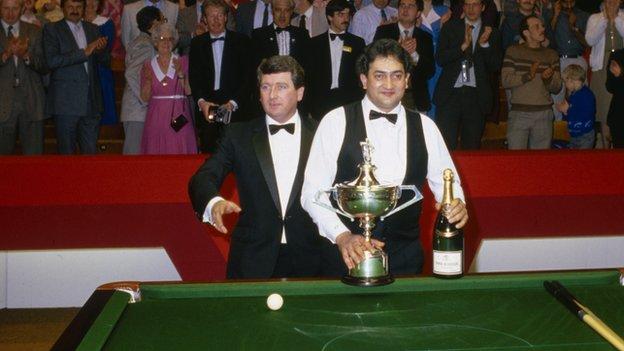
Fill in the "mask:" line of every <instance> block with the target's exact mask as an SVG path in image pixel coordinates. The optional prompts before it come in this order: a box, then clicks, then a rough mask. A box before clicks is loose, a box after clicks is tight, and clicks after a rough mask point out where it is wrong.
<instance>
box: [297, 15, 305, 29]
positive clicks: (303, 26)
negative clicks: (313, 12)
mask: <svg viewBox="0 0 624 351" xmlns="http://www.w3.org/2000/svg"><path fill="white" fill-rule="evenodd" d="M299 28H303V29H306V15H301V17H299Z"/></svg>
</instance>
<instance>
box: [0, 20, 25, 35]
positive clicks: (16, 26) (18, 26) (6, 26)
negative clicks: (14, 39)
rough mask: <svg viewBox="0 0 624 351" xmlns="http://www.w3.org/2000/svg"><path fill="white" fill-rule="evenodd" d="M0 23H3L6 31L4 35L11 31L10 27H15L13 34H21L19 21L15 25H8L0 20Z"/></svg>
mask: <svg viewBox="0 0 624 351" xmlns="http://www.w3.org/2000/svg"><path fill="white" fill-rule="evenodd" d="M0 22H2V28H3V29H4V34H6V33H7V32H8V31H9V26H13V33H19V29H20V25H19V23H20V21H19V20H18V21H17V22H15V24H8V23H6V22H5V21H3V20H0Z"/></svg>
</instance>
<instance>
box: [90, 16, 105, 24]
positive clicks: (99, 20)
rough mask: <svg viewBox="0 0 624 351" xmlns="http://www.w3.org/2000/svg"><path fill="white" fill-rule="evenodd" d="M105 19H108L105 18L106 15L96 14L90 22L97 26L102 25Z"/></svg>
mask: <svg viewBox="0 0 624 351" xmlns="http://www.w3.org/2000/svg"><path fill="white" fill-rule="evenodd" d="M106 21H108V18H107V17H104V16H100V15H97V16H96V17H95V18H94V19H93V21H91V23H93V24H95V25H96V26H98V27H99V26H101V25H103V24H104V23H106Z"/></svg>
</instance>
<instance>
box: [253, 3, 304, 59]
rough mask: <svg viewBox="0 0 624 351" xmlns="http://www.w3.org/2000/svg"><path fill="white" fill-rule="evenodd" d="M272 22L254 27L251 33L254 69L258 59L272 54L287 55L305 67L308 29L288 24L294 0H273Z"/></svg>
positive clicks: (293, 7)
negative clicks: (260, 26)
mask: <svg viewBox="0 0 624 351" xmlns="http://www.w3.org/2000/svg"><path fill="white" fill-rule="evenodd" d="M271 7H272V11H273V23H271V24H270V25H268V26H265V27H262V28H258V29H255V30H254V31H253V32H252V33H251V45H252V46H253V56H254V62H253V66H252V67H254V69H255V68H256V67H258V64H260V61H262V60H263V59H265V58H269V57H271V56H274V55H289V56H292V57H293V58H294V59H295V60H297V62H298V63H299V64H300V65H301V66H302V67H303V68H304V69H307V65H306V62H307V60H306V59H307V56H306V55H307V54H308V45H309V40H310V37H309V35H308V31H307V30H305V29H303V28H299V27H295V26H293V25H291V24H290V21H291V18H292V14H293V11H294V9H295V2H294V0H273V1H272V4H271Z"/></svg>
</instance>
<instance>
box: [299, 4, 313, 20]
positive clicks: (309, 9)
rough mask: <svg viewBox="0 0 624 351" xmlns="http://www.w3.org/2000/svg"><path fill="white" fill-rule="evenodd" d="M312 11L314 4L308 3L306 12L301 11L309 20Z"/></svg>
mask: <svg viewBox="0 0 624 351" xmlns="http://www.w3.org/2000/svg"><path fill="white" fill-rule="evenodd" d="M312 11H314V6H312V5H310V7H308V9H307V10H306V12H304V13H302V14H303V15H305V16H306V20H309V19H311V18H312Z"/></svg>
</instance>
